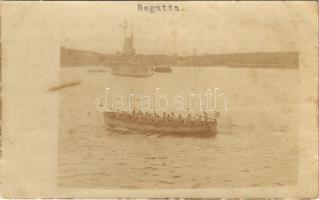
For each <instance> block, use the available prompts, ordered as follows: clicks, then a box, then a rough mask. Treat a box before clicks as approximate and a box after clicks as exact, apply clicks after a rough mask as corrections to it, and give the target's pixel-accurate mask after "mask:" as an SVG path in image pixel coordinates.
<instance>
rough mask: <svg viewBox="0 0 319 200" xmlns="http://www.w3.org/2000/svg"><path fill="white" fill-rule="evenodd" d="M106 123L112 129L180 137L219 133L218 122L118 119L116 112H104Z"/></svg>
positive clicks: (207, 135)
mask: <svg viewBox="0 0 319 200" xmlns="http://www.w3.org/2000/svg"><path fill="white" fill-rule="evenodd" d="M104 123H105V125H107V126H108V127H110V128H117V127H118V128H126V129H129V130H138V131H143V132H148V133H160V134H174V135H179V136H198V137H209V136H213V135H215V134H216V133H217V121H216V120H211V121H207V122H201V123H199V122H195V121H194V122H187V123H185V122H158V121H151V120H136V119H130V118H129V117H118V116H117V115H116V113H114V112H104Z"/></svg>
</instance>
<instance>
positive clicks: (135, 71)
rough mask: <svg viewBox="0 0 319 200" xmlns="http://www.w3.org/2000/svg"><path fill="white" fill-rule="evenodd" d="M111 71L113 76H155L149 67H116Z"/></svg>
mask: <svg viewBox="0 0 319 200" xmlns="http://www.w3.org/2000/svg"><path fill="white" fill-rule="evenodd" d="M111 70H112V74H113V75H118V76H131V77H149V76H152V75H153V71H152V70H151V68H150V67H148V66H138V65H132V66H114V67H111Z"/></svg>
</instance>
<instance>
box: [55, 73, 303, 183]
mask: <svg viewBox="0 0 319 200" xmlns="http://www.w3.org/2000/svg"><path fill="white" fill-rule="evenodd" d="M89 69H91V67H83V68H61V82H62V83H67V82H72V81H81V84H80V85H78V86H74V87H70V88H65V89H63V90H61V91H60V133H59V147H58V185H59V186H60V187H73V188H79V187H81V188H106V189H117V188H122V189H125V188H143V189H145V188H149V189H160V188H161V189H162V188H163V189H165V188H167V189H171V188H211V187H254V186H264V187H267V186H282V185H293V184H296V182H297V165H298V160H297V154H298V152H297V149H298V146H297V144H298V141H297V139H298V132H297V131H298V129H297V128H298V127H297V125H296V124H297V123H298V121H297V116H298V90H297V88H298V70H280V69H229V68H224V67H211V68H187V67H185V68H184V67H183V68H182V67H181V68H173V73H170V74H164V73H163V74H160V73H156V74H155V75H154V76H152V77H148V78H131V77H121V76H113V75H111V74H110V73H109V72H105V73H92V72H91V73H90V72H89ZM106 87H108V88H110V89H111V90H112V91H116V92H121V93H124V94H125V93H128V92H136V93H147V94H154V90H155V88H160V91H161V92H163V93H164V92H165V94H167V95H172V94H176V93H180V94H188V93H191V92H193V93H201V94H202V93H204V92H205V91H206V90H207V89H209V88H211V89H213V88H217V87H218V88H219V91H220V92H221V93H223V94H224V95H225V96H227V106H228V111H227V112H224V111H222V108H223V104H221V105H222V106H221V107H220V109H221V118H220V119H219V124H218V134H217V136H216V137H214V138H210V139H201V138H189V137H183V138H181V137H172V136H169V137H159V136H158V135H149V136H146V135H143V134H139V133H138V132H136V131H135V132H127V131H126V132H125V133H126V134H122V133H121V134H120V133H117V132H112V131H109V130H106V129H105V127H104V125H103V116H102V114H101V113H100V112H99V111H98V110H97V109H96V107H95V104H94V101H95V98H96V96H97V94H99V93H101V92H104V91H105V88H106ZM194 109H195V110H196V108H194Z"/></svg>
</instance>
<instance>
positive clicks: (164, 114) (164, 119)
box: [162, 112, 166, 121]
mask: <svg viewBox="0 0 319 200" xmlns="http://www.w3.org/2000/svg"><path fill="white" fill-rule="evenodd" d="M162 121H166V113H165V112H164V113H163V116H162Z"/></svg>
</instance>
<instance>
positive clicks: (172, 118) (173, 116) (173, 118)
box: [171, 112, 175, 121]
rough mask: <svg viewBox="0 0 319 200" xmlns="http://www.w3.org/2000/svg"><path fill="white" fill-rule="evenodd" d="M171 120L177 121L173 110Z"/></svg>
mask: <svg viewBox="0 0 319 200" xmlns="http://www.w3.org/2000/svg"><path fill="white" fill-rule="evenodd" d="M171 120H172V121H175V115H174V112H172V113H171Z"/></svg>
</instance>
